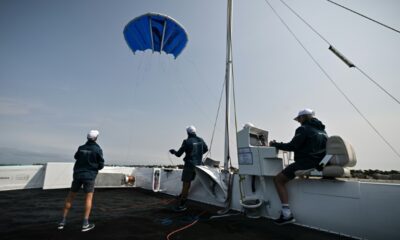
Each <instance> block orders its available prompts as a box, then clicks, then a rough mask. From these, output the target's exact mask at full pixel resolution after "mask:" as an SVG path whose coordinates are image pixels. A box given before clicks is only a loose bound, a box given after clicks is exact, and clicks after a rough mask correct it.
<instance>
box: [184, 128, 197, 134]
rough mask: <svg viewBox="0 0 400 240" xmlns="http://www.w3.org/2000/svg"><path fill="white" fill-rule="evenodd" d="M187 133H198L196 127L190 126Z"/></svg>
mask: <svg viewBox="0 0 400 240" xmlns="http://www.w3.org/2000/svg"><path fill="white" fill-rule="evenodd" d="M186 132H187V133H190V134H194V133H196V128H195V127H194V126H189V127H187V128H186Z"/></svg>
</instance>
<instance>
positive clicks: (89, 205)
mask: <svg viewBox="0 0 400 240" xmlns="http://www.w3.org/2000/svg"><path fill="white" fill-rule="evenodd" d="M92 200H93V192H90V193H86V197H85V214H84V216H83V217H84V219H89V215H90V211H91V210H92Z"/></svg>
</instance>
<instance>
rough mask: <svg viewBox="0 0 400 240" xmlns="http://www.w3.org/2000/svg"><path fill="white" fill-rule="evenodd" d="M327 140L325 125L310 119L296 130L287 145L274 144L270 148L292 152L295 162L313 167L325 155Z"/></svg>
mask: <svg viewBox="0 0 400 240" xmlns="http://www.w3.org/2000/svg"><path fill="white" fill-rule="evenodd" d="M327 139H328V135H327V134H326V132H325V125H324V124H322V122H321V121H319V120H318V119H316V118H312V119H311V120H308V121H305V122H304V123H303V124H302V125H301V126H300V127H298V128H297V129H296V133H295V136H294V137H293V139H292V140H291V141H290V142H289V143H275V144H273V145H272V146H273V147H276V148H278V149H280V150H284V151H293V152H294V161H295V162H298V163H300V164H304V165H312V166H313V167H315V166H317V165H318V164H319V162H320V161H321V160H322V158H323V157H324V156H325V154H326V141H327Z"/></svg>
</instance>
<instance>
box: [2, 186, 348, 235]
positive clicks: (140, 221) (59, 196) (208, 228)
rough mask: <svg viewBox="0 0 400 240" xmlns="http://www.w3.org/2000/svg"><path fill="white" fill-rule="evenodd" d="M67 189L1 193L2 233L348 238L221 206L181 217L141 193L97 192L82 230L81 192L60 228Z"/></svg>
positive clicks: (195, 206)
mask: <svg viewBox="0 0 400 240" xmlns="http://www.w3.org/2000/svg"><path fill="white" fill-rule="evenodd" d="M67 193H68V190H66V189H63V190H41V189H29V190H15V191H3V192H0V205H1V206H2V210H1V213H2V214H0V235H1V236H2V237H1V238H2V239H3V240H5V239H85V240H86V239H87V240H89V239H96V240H99V239H157V240H159V239H167V236H168V235H169V234H170V233H172V232H173V231H175V230H177V229H181V228H182V227H185V226H188V225H190V224H192V223H194V222H195V221H197V222H195V223H194V224H193V225H191V226H190V227H188V228H186V229H184V230H182V231H179V232H176V233H174V234H172V235H170V236H169V239H190V240H196V239H207V240H212V239H216V240H221V239H231V240H236V239H241V240H242V239H251V240H257V239H263V240H268V239H274V240H287V239H297V240H301V239H307V240H310V239H318V240H325V239H349V238H346V237H343V236H338V235H334V234H329V233H326V232H320V231H317V230H312V229H308V228H304V227H300V226H297V225H286V226H277V225H275V224H274V223H273V222H272V220H269V219H265V218H260V219H249V218H246V217H245V216H243V215H242V214H240V213H235V212H233V214H234V215H231V216H227V217H220V218H213V216H217V214H216V212H217V210H218V208H216V207H213V206H209V205H205V204H200V203H197V202H193V201H191V202H189V203H188V210H187V211H186V212H182V213H175V212H173V211H171V206H173V205H174V203H175V198H173V197H172V196H169V195H165V194H160V193H157V194H156V193H153V192H150V191H146V190H142V189H96V192H95V195H94V202H93V203H94V205H93V210H92V214H91V218H90V220H91V222H93V223H95V224H96V227H95V229H93V230H92V231H89V232H85V233H82V232H81V231H80V227H81V221H82V219H81V218H82V214H83V200H84V194H83V193H79V194H78V196H77V198H76V199H75V202H74V206H73V208H72V209H71V211H70V215H69V217H68V220H67V226H66V227H65V229H64V230H57V222H58V221H59V220H60V217H61V210H62V207H63V202H64V198H65V197H66V195H67Z"/></svg>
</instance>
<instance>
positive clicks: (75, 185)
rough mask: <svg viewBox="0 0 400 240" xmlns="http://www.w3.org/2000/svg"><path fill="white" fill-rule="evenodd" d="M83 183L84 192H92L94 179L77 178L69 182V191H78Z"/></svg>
mask: <svg viewBox="0 0 400 240" xmlns="http://www.w3.org/2000/svg"><path fill="white" fill-rule="evenodd" d="M82 185H83V192H84V193H92V192H94V180H79V179H74V180H73V181H72V184H71V192H79V189H81V187H82Z"/></svg>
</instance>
